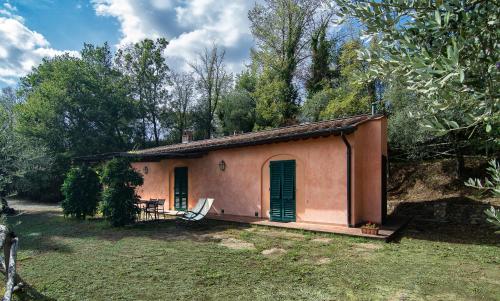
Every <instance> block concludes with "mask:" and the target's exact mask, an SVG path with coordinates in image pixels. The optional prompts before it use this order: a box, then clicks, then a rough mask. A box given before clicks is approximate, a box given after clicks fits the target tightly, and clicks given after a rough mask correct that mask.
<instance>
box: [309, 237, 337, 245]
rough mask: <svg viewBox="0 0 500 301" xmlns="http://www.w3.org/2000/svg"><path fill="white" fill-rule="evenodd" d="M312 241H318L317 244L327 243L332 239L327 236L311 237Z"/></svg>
mask: <svg viewBox="0 0 500 301" xmlns="http://www.w3.org/2000/svg"><path fill="white" fill-rule="evenodd" d="M311 241H312V242H315V243H319V244H329V243H331V242H332V241H333V239H331V238H328V237H318V238H314V239H311Z"/></svg>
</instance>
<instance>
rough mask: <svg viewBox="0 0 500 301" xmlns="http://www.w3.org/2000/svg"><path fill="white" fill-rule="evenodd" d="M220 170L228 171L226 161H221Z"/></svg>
mask: <svg viewBox="0 0 500 301" xmlns="http://www.w3.org/2000/svg"><path fill="white" fill-rule="evenodd" d="M219 169H220V170H222V171H224V170H226V162H224V160H220V162H219Z"/></svg>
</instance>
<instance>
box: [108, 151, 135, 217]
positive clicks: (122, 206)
mask: <svg viewBox="0 0 500 301" xmlns="http://www.w3.org/2000/svg"><path fill="white" fill-rule="evenodd" d="M101 181H102V184H103V185H104V191H103V194H102V201H103V214H104V217H105V218H106V219H108V220H109V221H110V222H111V224H112V225H113V226H123V225H127V224H131V223H133V222H135V218H136V215H137V213H138V212H137V207H136V204H137V202H138V196H137V195H136V194H135V187H136V186H139V185H142V184H143V178H142V176H141V175H140V174H139V173H137V172H136V171H135V170H133V169H132V167H131V166H130V163H129V161H127V160H125V159H119V158H115V159H112V160H110V161H108V162H107V163H106V165H105V166H104V169H103V173H102V177H101Z"/></svg>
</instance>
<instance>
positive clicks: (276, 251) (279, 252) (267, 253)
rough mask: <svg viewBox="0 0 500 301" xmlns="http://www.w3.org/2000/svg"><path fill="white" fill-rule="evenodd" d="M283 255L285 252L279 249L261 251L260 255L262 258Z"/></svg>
mask: <svg viewBox="0 0 500 301" xmlns="http://www.w3.org/2000/svg"><path fill="white" fill-rule="evenodd" d="M285 253H286V250H285V249H281V248H271V249H267V250H263V251H262V252H261V254H262V255H264V256H277V255H282V254H285Z"/></svg>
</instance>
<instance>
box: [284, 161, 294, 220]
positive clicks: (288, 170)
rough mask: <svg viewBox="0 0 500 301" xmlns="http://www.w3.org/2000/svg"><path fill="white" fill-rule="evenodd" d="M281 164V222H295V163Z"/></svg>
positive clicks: (286, 162)
mask: <svg viewBox="0 0 500 301" xmlns="http://www.w3.org/2000/svg"><path fill="white" fill-rule="evenodd" d="M282 162H283V163H282V164H283V182H282V190H283V197H282V198H283V217H282V219H283V221H288V222H291V221H295V161H282Z"/></svg>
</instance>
